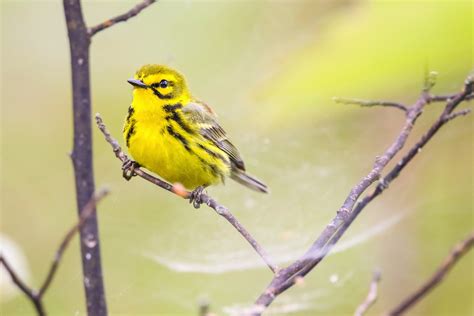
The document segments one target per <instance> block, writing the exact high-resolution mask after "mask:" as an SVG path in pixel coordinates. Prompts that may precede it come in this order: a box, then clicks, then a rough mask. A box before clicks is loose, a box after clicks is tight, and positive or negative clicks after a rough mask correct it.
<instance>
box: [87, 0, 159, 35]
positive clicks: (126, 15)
mask: <svg viewBox="0 0 474 316" xmlns="http://www.w3.org/2000/svg"><path fill="white" fill-rule="evenodd" d="M155 2H156V0H144V1H142V2H140V3H139V4H137V5H136V6H134V7H133V8H132V9H130V10H129V11H127V12H125V13H124V14H120V15H117V16H116V17H114V18H111V19H109V20H107V21H104V22H102V23H100V24H98V25H96V26H93V27H91V28H89V30H88V32H89V36H90V37H92V36H94V35H95V34H97V33H98V32H100V31H103V30H105V29H107V28H109V27H111V26H112V25H115V24H117V23H120V22H125V21H127V20H128V19H130V18H133V17H134V16H136V15H137V14H139V13H140V12H141V11H142V10H144V9H146V8H147V7H149V6H150V5H152V4H153V3H155Z"/></svg>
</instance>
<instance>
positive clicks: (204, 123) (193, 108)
mask: <svg viewBox="0 0 474 316" xmlns="http://www.w3.org/2000/svg"><path fill="white" fill-rule="evenodd" d="M181 110H182V112H183V114H184V115H185V116H186V119H187V120H188V121H190V122H192V123H193V124H194V125H195V126H198V128H199V133H200V134H201V135H202V136H203V137H204V138H206V139H207V140H209V141H210V142H212V143H213V144H214V145H216V146H217V147H218V148H219V149H220V150H222V151H223V152H225V153H226V154H227V155H229V158H230V161H231V163H232V166H233V167H236V168H237V169H239V170H242V171H245V164H244V162H243V160H242V158H241V157H240V153H239V151H238V150H237V148H236V147H235V146H234V145H233V144H232V143H231V142H230V140H229V139H228V137H227V134H226V132H225V131H224V129H223V128H222V127H221V126H220V125H219V124H218V123H217V116H216V114H215V113H214V112H213V111H212V109H211V108H210V107H209V106H208V105H206V104H205V103H201V102H191V103H188V104H187V105H186V106H184V107H183V108H182V109H181Z"/></svg>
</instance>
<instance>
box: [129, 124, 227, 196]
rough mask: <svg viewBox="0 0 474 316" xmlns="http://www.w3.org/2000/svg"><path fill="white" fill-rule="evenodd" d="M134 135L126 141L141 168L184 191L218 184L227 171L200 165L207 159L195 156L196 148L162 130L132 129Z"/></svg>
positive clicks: (222, 165) (224, 168) (144, 127)
mask: <svg viewBox="0 0 474 316" xmlns="http://www.w3.org/2000/svg"><path fill="white" fill-rule="evenodd" d="M135 129H136V132H135V134H134V135H133V137H131V139H130V144H129V152H130V154H131V155H132V156H133V159H134V160H135V161H137V162H138V163H139V164H140V165H141V166H143V167H145V168H147V169H148V170H150V171H152V172H154V173H156V174H158V175H159V176H160V177H161V178H163V179H164V180H166V181H168V182H170V183H176V182H179V183H181V184H183V185H184V186H185V187H186V188H187V189H191V190H193V189H195V188H196V187H198V186H201V185H204V186H208V185H211V184H215V183H219V182H221V181H222V178H223V176H224V175H227V174H228V173H229V170H228V169H229V168H228V167H227V166H226V165H225V164H223V163H221V164H219V163H218V162H214V165H212V164H211V165H209V164H204V163H203V159H204V160H205V161H207V160H208V159H207V158H208V157H205V156H203V153H202V152H199V148H197V146H195V144H193V142H192V141H191V140H190V141H188V143H189V146H188V147H187V148H186V147H185V146H184V144H183V143H182V142H181V141H180V140H178V139H176V138H175V137H173V136H172V135H170V134H169V133H168V132H167V131H166V128H165V126H163V127H160V126H156V125H155V126H153V127H152V128H150V127H148V126H143V125H142V126H140V125H139V124H137V125H136V127H135Z"/></svg>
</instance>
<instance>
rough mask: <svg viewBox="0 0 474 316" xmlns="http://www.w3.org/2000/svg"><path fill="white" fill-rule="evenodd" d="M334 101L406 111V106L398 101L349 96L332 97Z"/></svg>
mask: <svg viewBox="0 0 474 316" xmlns="http://www.w3.org/2000/svg"><path fill="white" fill-rule="evenodd" d="M333 100H334V102H336V103H340V104H356V105H360V106H366V107H372V106H385V107H392V108H397V109H399V110H402V111H403V112H405V113H406V112H408V107H407V106H406V105H404V104H401V103H398V102H390V101H372V100H361V99H351V98H339V97H334V98H333Z"/></svg>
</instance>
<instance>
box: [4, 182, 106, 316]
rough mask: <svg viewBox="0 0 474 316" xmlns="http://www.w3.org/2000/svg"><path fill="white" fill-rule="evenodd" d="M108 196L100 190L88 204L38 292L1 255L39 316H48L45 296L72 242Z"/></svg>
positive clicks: (56, 256) (9, 271)
mask: <svg viewBox="0 0 474 316" xmlns="http://www.w3.org/2000/svg"><path fill="white" fill-rule="evenodd" d="M107 194H108V190H106V189H102V190H99V192H98V193H97V194H95V195H94V196H92V197H91V198H90V200H89V202H87V204H86V206H85V207H84V209H83V210H82V212H81V216H80V217H79V221H78V222H77V223H76V224H75V225H74V226H73V227H71V229H70V230H69V231H68V232H67V234H66V235H65V236H64V238H63V240H62V241H61V244H60V245H59V247H58V250H57V251H56V255H55V256H54V259H53V262H52V263H51V267H50V268H49V271H48V274H47V275H46V278H45V279H44V281H43V283H42V284H41V286H40V288H39V290H38V291H35V290H33V289H31V288H30V287H28V286H27V285H26V284H25V283H24V282H23V281H22V280H21V279H20V277H19V276H18V275H17V274H16V272H15V271H14V270H13V268H12V267H11V265H10V264H9V263H8V261H7V260H6V258H5V257H4V256H3V255H0V263H2V264H3V265H4V266H5V268H6V270H7V272H8V274H10V277H11V279H12V281H13V283H14V284H15V285H16V286H17V287H18V288H19V289H20V290H21V291H22V292H23V293H24V294H25V295H26V296H27V297H28V298H29V299H30V301H31V303H33V305H34V307H35V309H36V312H37V313H38V315H40V316H43V315H46V312H45V309H44V307H43V296H44V294H45V293H46V291H47V290H48V288H49V286H50V285H51V282H52V281H53V278H54V276H55V275H56V272H57V270H58V267H59V264H60V263H61V259H62V257H63V254H64V252H65V251H66V249H67V247H68V245H69V243H70V241H71V240H72V238H73V237H74V235H75V234H76V233H77V232H78V231H79V229H80V228H81V227H82V226H83V225H84V223H85V222H86V219H87V218H89V217H90V216H91V215H92V214H94V212H95V210H96V208H95V206H96V205H97V203H99V202H100V201H101V200H102V199H103V198H104V197H105V196H106V195H107Z"/></svg>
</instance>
